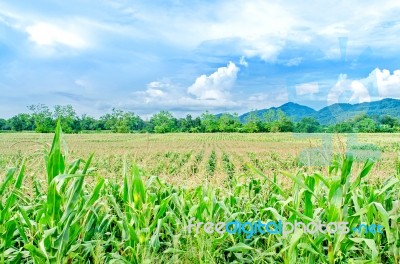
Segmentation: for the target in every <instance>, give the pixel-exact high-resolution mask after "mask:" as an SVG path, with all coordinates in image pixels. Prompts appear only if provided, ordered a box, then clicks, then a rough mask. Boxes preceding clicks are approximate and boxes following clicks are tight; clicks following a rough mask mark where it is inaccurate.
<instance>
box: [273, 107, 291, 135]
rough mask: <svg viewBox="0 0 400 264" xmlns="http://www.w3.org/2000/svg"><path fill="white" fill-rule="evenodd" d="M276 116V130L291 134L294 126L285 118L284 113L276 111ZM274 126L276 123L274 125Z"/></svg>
mask: <svg viewBox="0 0 400 264" xmlns="http://www.w3.org/2000/svg"><path fill="white" fill-rule="evenodd" d="M277 115H278V120H277V121H278V123H277V125H278V129H279V132H293V130H294V124H293V122H292V121H291V120H290V119H289V118H288V117H287V116H286V114H285V112H283V111H282V110H280V109H279V110H278V111H277ZM275 125H276V123H275Z"/></svg>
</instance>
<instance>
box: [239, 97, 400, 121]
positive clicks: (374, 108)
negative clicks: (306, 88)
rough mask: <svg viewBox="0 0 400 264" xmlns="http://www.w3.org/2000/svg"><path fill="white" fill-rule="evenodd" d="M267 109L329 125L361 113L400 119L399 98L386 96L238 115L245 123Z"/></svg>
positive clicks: (291, 103)
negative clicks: (253, 114)
mask: <svg viewBox="0 0 400 264" xmlns="http://www.w3.org/2000/svg"><path fill="white" fill-rule="evenodd" d="M268 110H275V111H277V110H281V111H283V112H284V113H285V114H286V116H288V117H289V118H290V119H291V120H293V121H295V122H298V121H300V120H301V119H302V118H304V117H314V118H315V119H317V120H318V121H319V122H320V123H321V124H322V125H329V124H335V123H338V122H343V121H346V120H349V119H351V118H353V117H355V116H357V115H359V114H362V113H365V114H367V115H369V116H375V117H376V116H383V115H390V116H393V117H396V118H398V119H400V100H397V99H391V98H387V99H383V100H380V101H373V102H365V103H358V104H345V103H337V104H333V105H330V106H327V107H324V108H322V109H321V110H319V111H317V110H315V109H312V108H311V107H308V106H304V105H300V104H297V103H293V102H289V103H286V104H283V105H281V106H279V107H271V108H268V109H261V110H255V111H251V112H248V113H245V114H243V115H241V116H239V118H240V121H241V122H243V123H245V122H246V120H247V117H248V116H249V115H250V114H252V113H255V114H256V115H257V116H258V117H259V118H263V117H264V114H265V113H266V112H267V111H268Z"/></svg>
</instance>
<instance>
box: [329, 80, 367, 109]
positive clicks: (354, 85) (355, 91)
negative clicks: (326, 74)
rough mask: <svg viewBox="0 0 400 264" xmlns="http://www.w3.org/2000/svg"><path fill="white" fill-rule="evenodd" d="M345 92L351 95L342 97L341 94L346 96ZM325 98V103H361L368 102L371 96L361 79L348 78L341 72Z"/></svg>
mask: <svg viewBox="0 0 400 264" xmlns="http://www.w3.org/2000/svg"><path fill="white" fill-rule="evenodd" d="M346 92H350V93H351V94H352V95H351V97H350V98H345V99H342V98H341V96H342V97H343V96H346V95H347V94H346ZM327 100H328V104H327V105H332V104H335V103H362V102H370V101H371V96H370V94H369V91H368V89H367V87H365V85H364V84H363V83H362V82H361V81H358V80H348V79H347V75H345V74H341V75H340V76H339V80H338V81H337V83H336V84H335V85H334V86H333V87H332V89H331V90H330V91H329V93H328V98H327ZM343 100H344V101H343Z"/></svg>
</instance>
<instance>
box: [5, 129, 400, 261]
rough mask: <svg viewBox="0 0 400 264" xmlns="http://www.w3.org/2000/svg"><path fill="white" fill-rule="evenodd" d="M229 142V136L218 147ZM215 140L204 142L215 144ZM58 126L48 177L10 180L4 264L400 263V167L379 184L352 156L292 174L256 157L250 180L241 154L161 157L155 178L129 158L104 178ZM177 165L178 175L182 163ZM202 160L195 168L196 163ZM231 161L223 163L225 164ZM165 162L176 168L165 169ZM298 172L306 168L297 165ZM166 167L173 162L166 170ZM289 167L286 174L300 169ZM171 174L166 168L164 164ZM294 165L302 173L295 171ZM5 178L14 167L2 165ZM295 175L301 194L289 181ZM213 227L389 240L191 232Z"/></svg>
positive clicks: (19, 168)
mask: <svg viewBox="0 0 400 264" xmlns="http://www.w3.org/2000/svg"><path fill="white" fill-rule="evenodd" d="M216 140H220V139H216ZM208 143H209V142H203V144H208ZM67 153H68V152H67V151H65V149H64V144H63V134H62V132H61V129H60V125H58V126H57V129H56V133H55V135H54V139H53V143H52V145H51V148H50V150H49V151H47V150H46V151H45V152H44V163H45V166H44V168H45V170H44V171H42V172H41V174H42V175H45V180H42V179H41V178H40V177H37V178H35V179H34V180H33V181H32V182H30V181H27V180H26V174H25V172H26V170H27V169H28V168H26V164H27V163H26V162H24V161H22V162H21V163H20V164H16V167H12V168H9V169H7V170H6V172H5V175H4V176H2V180H1V182H0V239H1V240H0V263H300V262H301V263H330V264H333V263H399V261H400V256H399V248H400V229H399V225H400V197H399V196H400V163H397V165H394V166H395V168H393V171H395V172H394V173H393V175H392V176H388V177H386V178H385V179H379V180H377V181H376V182H375V183H374V184H371V183H370V182H368V178H369V177H370V176H371V171H372V170H373V166H374V162H373V161H372V160H367V161H365V163H364V164H363V166H362V168H361V169H360V170H357V172H355V171H354V170H353V166H354V163H355V161H354V158H353V156H352V155H351V154H348V155H335V158H334V159H333V161H332V162H331V165H330V166H329V167H328V168H326V170H324V171H323V172H322V171H318V170H316V171H314V172H308V171H307V172H305V171H302V170H298V172H285V171H282V170H278V169H279V168H274V170H273V171H274V173H273V176H272V177H271V176H270V175H265V174H264V173H263V169H264V168H266V167H268V166H273V164H274V163H273V162H272V161H273V160H274V159H275V160H276V163H278V162H288V161H285V160H281V161H280V160H278V158H277V157H276V156H274V155H271V156H270V157H269V160H270V161H271V162H265V161H262V160H259V159H258V158H257V155H254V154H252V153H249V154H248V159H247V158H246V160H248V162H245V161H243V164H241V165H242V166H243V170H242V173H241V174H238V173H235V171H236V170H238V169H239V168H238V166H237V165H236V166H235V164H234V163H232V160H240V157H235V156H234V154H231V153H222V155H221V157H219V156H218V154H217V153H219V152H217V151H216V150H214V149H212V150H211V151H210V152H199V153H197V154H196V153H191V152H187V153H186V154H179V153H174V152H170V153H167V154H164V156H162V155H161V154H160V156H159V159H158V160H157V162H158V161H160V162H158V163H157V164H155V165H157V166H154V168H153V169H154V171H153V172H151V173H149V172H148V171H147V170H143V169H142V168H141V167H140V166H138V165H136V164H135V163H131V162H130V161H129V160H127V159H123V161H122V163H121V164H122V165H121V168H120V169H118V170H116V173H120V174H119V175H115V177H113V178H106V177H103V176H102V175H101V173H99V172H98V171H97V170H96V167H95V166H93V165H92V164H95V163H96V162H95V155H90V156H89V157H87V158H85V159H82V158H78V159H75V158H74V159H71V158H70V157H69V156H68V155H67ZM172 160H174V161H177V162H173V164H175V165H174V166H175V167H172V166H169V164H171V161H172ZM189 161H193V163H191V165H188V164H187V163H188V162H189ZM200 161H203V162H205V170H206V174H205V175H206V177H208V178H212V177H214V174H215V171H216V170H217V169H220V170H221V171H223V172H224V181H223V182H221V183H220V184H219V185H217V186H216V185H213V184H209V183H208V182H205V184H202V185H197V186H194V187H190V188H189V187H182V186H179V185H174V184H169V183H166V182H165V181H164V180H162V179H160V178H159V177H157V176H152V175H153V174H154V173H156V172H158V173H160V174H162V173H166V174H176V175H177V176H178V177H181V180H182V181H185V180H187V179H185V176H184V175H181V174H180V173H179V172H180V171H181V169H182V168H185V169H186V170H187V171H192V173H197V172H198V171H199V169H200V168H199V166H198V164H199V162H200ZM219 161H221V162H219ZM162 162H165V163H162ZM398 162H400V161H398ZM289 163H290V164H292V165H293V164H295V162H294V161H289ZM160 164H161V165H160ZM290 164H286V165H290ZM158 165H159V166H158ZM293 166H294V165H293ZM1 168H2V171H4V166H2V167H1ZM280 178H285V179H287V180H288V181H289V182H290V185H289V187H288V186H286V185H285V186H283V185H282V184H281V182H280V181H279V179H280ZM192 217H194V218H195V219H196V220H197V221H201V222H214V223H216V222H228V221H233V220H239V221H243V222H246V221H257V220H259V219H261V220H262V221H265V222H268V221H278V220H284V221H290V222H294V221H302V222H304V223H308V222H311V221H314V220H320V221H322V222H334V221H336V222H348V223H349V225H350V227H354V226H356V225H359V224H367V225H371V224H381V225H382V226H383V227H384V230H383V233H382V234H379V233H377V234H370V233H368V234H367V233H360V234H354V233H349V234H346V235H343V234H323V233H315V234H313V235H311V234H305V233H303V232H302V230H298V232H295V233H293V234H291V235H289V236H287V237H283V236H280V235H268V234H265V235H257V236H253V237H252V238H250V239H247V238H246V237H245V236H244V235H240V234H236V235H232V234H229V233H226V232H225V233H223V234H222V235H220V234H218V233H213V234H207V233H205V232H199V233H198V234H194V233H191V234H189V233H188V232H187V228H186V227H187V226H188V222H189V219H191V218H192Z"/></svg>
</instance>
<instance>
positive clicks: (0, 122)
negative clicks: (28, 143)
mask: <svg viewBox="0 0 400 264" xmlns="http://www.w3.org/2000/svg"><path fill="white" fill-rule="evenodd" d="M9 129H10V127H9V126H8V122H7V120H5V119H3V118H0V130H9Z"/></svg>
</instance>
